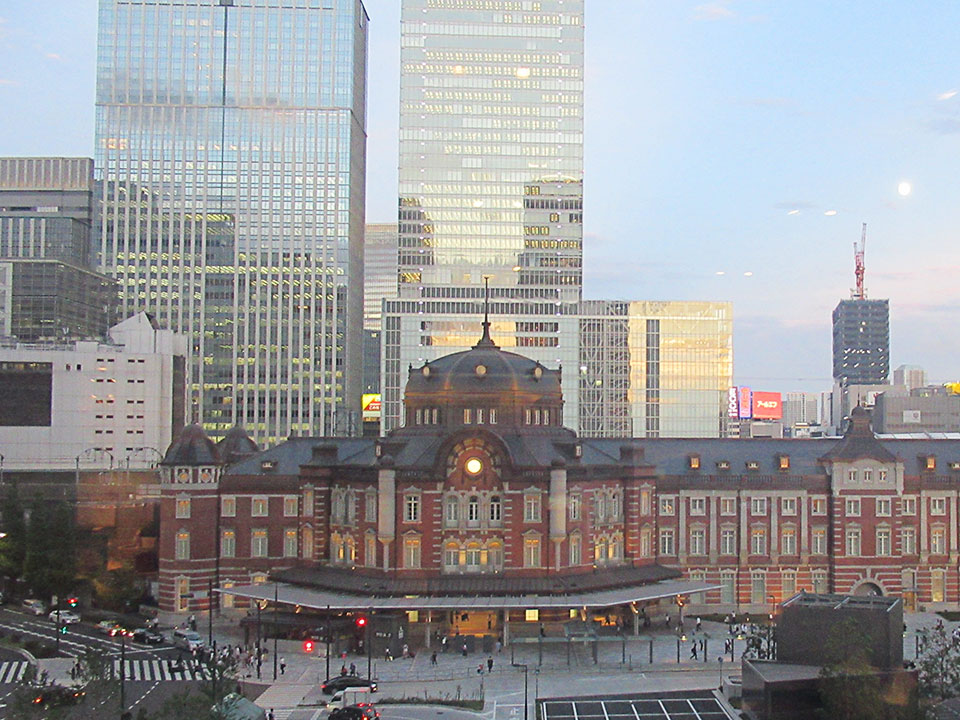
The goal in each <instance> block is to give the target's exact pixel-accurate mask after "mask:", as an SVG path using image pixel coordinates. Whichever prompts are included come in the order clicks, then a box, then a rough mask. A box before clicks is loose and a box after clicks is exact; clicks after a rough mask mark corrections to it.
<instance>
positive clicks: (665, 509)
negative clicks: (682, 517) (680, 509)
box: [660, 495, 676, 515]
mask: <svg viewBox="0 0 960 720" xmlns="http://www.w3.org/2000/svg"><path fill="white" fill-rule="evenodd" d="M675 513H676V498H675V497H672V496H670V495H661V496H660V514H661V515H674V514H675Z"/></svg>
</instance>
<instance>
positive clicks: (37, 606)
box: [23, 598, 47, 615]
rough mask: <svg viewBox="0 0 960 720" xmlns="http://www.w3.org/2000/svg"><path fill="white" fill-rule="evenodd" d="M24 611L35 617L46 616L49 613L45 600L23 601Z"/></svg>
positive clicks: (28, 599)
mask: <svg viewBox="0 0 960 720" xmlns="http://www.w3.org/2000/svg"><path fill="white" fill-rule="evenodd" d="M23 609H24V610H26V611H27V612H28V613H33V614H34V615H45V614H46V612H47V604H46V603H45V602H44V601H43V600H37V599H36V598H27V599H26V600H24V601H23Z"/></svg>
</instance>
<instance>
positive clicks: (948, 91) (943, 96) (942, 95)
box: [937, 90, 957, 100]
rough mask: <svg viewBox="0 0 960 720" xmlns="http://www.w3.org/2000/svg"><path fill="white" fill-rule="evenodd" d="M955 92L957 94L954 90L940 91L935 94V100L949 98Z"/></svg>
mask: <svg viewBox="0 0 960 720" xmlns="http://www.w3.org/2000/svg"><path fill="white" fill-rule="evenodd" d="M956 94H957V91H956V90H947V91H946V92H942V93H940V94H939V95H937V100H949V99H950V98H952V97H953V96H954V95H956Z"/></svg>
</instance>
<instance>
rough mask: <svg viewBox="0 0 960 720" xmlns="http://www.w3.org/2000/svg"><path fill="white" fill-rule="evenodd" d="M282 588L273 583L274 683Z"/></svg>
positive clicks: (275, 678) (274, 679) (274, 678)
mask: <svg viewBox="0 0 960 720" xmlns="http://www.w3.org/2000/svg"><path fill="white" fill-rule="evenodd" d="M279 596H280V588H279V586H278V585H277V583H276V581H274V583H273V681H274V682H276V681H277V607H278V606H279V600H280V597H279Z"/></svg>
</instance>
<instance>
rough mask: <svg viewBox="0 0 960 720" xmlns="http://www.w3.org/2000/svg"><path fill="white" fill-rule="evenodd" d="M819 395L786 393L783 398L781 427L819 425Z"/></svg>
mask: <svg viewBox="0 0 960 720" xmlns="http://www.w3.org/2000/svg"><path fill="white" fill-rule="evenodd" d="M819 406H820V395H819V394H818V393H807V392H788V393H785V394H784V396H783V425H784V427H791V426H793V425H819V424H820V407H819Z"/></svg>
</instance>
